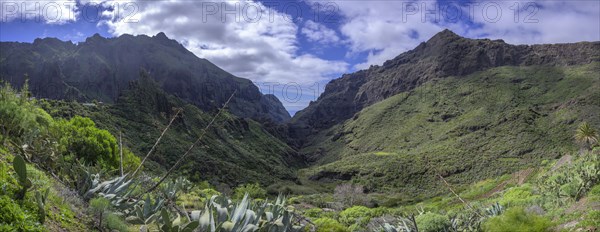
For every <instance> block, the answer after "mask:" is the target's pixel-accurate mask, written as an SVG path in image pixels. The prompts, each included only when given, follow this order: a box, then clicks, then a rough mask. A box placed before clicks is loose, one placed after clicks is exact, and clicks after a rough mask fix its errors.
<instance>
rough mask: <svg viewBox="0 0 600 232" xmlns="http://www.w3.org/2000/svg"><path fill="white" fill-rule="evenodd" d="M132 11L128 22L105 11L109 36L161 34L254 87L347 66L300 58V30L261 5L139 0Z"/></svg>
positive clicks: (306, 80) (318, 76)
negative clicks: (247, 80)
mask: <svg viewBox="0 0 600 232" xmlns="http://www.w3.org/2000/svg"><path fill="white" fill-rule="evenodd" d="M137 6H138V7H139V10H138V13H136V14H135V16H133V17H130V18H128V20H121V19H123V18H124V15H116V14H113V13H114V12H106V15H112V19H111V20H109V21H107V22H106V25H107V26H108V27H109V28H110V31H111V32H112V33H113V34H114V35H121V34H125V33H127V34H134V35H136V34H147V35H154V34H157V33H159V32H165V33H166V34H167V36H169V37H170V38H172V39H175V40H177V41H180V42H182V43H183V45H184V46H185V47H186V48H187V49H189V50H190V51H192V52H193V53H194V54H196V55H197V56H199V57H202V58H206V59H208V60H210V61H211V62H213V63H215V64H216V65H218V66H220V67H221V68H223V69H225V70H227V71H229V72H231V73H233V74H235V75H237V76H240V77H244V78H248V79H251V80H253V81H254V82H256V83H260V82H278V83H282V84H285V83H291V82H293V83H299V84H303V85H304V84H311V83H314V82H319V81H323V80H327V79H330V78H331V76H330V75H332V74H334V73H341V72H344V71H346V70H347V67H348V64H347V63H345V62H342V61H331V60H324V59H320V58H318V57H317V56H314V55H311V54H299V52H298V51H299V45H298V41H297V35H298V30H299V29H298V26H297V25H296V23H294V22H293V21H292V20H290V18H291V16H289V15H286V14H283V13H281V12H278V11H277V10H275V9H272V8H269V7H268V6H265V5H264V4H262V3H260V2H253V1H241V2H204V1H152V2H150V1H140V2H137ZM127 21H133V22H127Z"/></svg>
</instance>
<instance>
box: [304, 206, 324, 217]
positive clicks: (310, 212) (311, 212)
mask: <svg viewBox="0 0 600 232" xmlns="http://www.w3.org/2000/svg"><path fill="white" fill-rule="evenodd" d="M322 213H323V210H322V209H321V208H310V209H307V210H306V211H304V216H307V217H309V218H319V217H321V214H322Z"/></svg>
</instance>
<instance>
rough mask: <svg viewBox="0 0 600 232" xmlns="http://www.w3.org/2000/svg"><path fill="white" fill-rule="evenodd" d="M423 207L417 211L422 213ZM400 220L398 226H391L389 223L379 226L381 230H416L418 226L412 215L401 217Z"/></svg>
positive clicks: (393, 231)
mask: <svg viewBox="0 0 600 232" xmlns="http://www.w3.org/2000/svg"><path fill="white" fill-rule="evenodd" d="M422 210H423V209H422V208H421V210H420V211H419V213H421V214H422V213H423V211H422ZM400 221H401V222H402V224H400V225H398V226H395V227H394V226H392V225H390V224H389V223H385V224H383V225H382V226H381V231H384V232H418V231H419V227H418V226H417V221H416V220H415V216H414V215H410V216H409V217H406V218H404V217H401V218H400Z"/></svg>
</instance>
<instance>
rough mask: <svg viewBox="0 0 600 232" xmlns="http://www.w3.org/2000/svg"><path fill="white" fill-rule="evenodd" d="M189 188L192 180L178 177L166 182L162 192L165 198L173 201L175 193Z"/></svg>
mask: <svg viewBox="0 0 600 232" xmlns="http://www.w3.org/2000/svg"><path fill="white" fill-rule="evenodd" d="M191 188H192V182H190V181H189V180H187V179H185V178H183V177H179V178H177V179H175V180H173V181H171V182H168V183H167V185H166V186H165V187H164V188H162V193H163V194H164V196H165V197H166V198H167V199H169V200H171V201H175V198H176V197H177V193H178V192H179V191H184V192H187V191H189V190H190V189H191Z"/></svg>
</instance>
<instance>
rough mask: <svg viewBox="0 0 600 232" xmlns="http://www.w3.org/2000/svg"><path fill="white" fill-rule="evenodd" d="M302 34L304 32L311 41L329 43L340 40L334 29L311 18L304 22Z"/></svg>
mask: <svg viewBox="0 0 600 232" xmlns="http://www.w3.org/2000/svg"><path fill="white" fill-rule="evenodd" d="M302 34H304V35H305V36H306V38H307V39H308V40H309V41H312V42H320V43H324V44H329V43H336V42H339V41H340V38H339V37H338V35H337V33H336V32H335V31H334V30H332V29H330V28H327V27H326V26H325V25H323V24H320V23H316V22H315V21H312V20H308V21H306V22H305V23H304V27H303V28H302Z"/></svg>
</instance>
